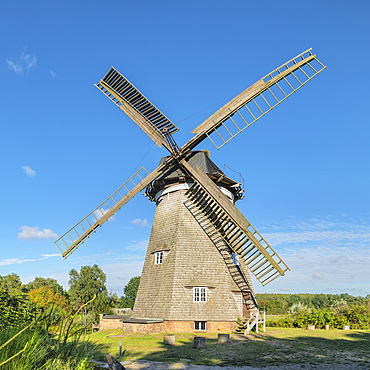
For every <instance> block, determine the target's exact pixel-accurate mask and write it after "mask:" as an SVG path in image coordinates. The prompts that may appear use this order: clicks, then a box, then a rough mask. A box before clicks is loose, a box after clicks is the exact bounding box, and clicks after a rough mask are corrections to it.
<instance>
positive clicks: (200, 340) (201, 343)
mask: <svg viewBox="0 0 370 370" xmlns="http://www.w3.org/2000/svg"><path fill="white" fill-rule="evenodd" d="M194 348H196V349H202V348H206V338H204V337H194Z"/></svg>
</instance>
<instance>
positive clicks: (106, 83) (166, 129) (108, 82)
mask: <svg viewBox="0 0 370 370" xmlns="http://www.w3.org/2000/svg"><path fill="white" fill-rule="evenodd" d="M95 86H96V87H97V88H98V89H99V90H100V91H101V92H102V93H104V95H105V96H107V97H108V98H109V99H110V100H111V101H112V102H113V103H114V104H116V106H117V107H119V108H120V109H121V110H122V111H123V112H124V113H126V114H127V115H128V116H129V117H130V118H131V119H132V120H133V121H134V122H135V123H136V124H137V125H138V126H139V127H140V128H141V129H142V130H143V131H144V132H145V133H146V134H147V135H148V136H149V137H150V138H151V139H152V140H153V141H154V142H155V143H156V144H157V145H158V146H159V147H161V145H162V144H163V145H164V146H165V147H166V148H167V149H168V150H169V151H170V152H172V151H173V143H172V141H173V139H172V137H171V135H172V134H174V133H175V132H177V131H179V129H178V128H177V127H176V126H175V125H174V124H173V123H172V122H171V121H170V120H169V119H168V118H167V117H166V116H165V115H164V114H163V113H162V112H161V111H160V110H159V109H158V108H157V107H156V106H155V105H154V104H153V103H152V102H150V101H149V99H147V98H146V97H145V96H144V95H143V94H142V93H141V92H140V91H139V90H138V89H137V88H136V87H135V86H134V85H133V84H132V83H131V82H130V81H129V80H127V78H126V77H124V76H123V75H122V74H121V73H120V72H118V71H117V70H116V69H115V68H114V67H111V68H110V69H109V71H108V72H107V74H106V75H105V76H104V77H103V78H102V79H101V80H100V81H99V83H98V84H96V85H95Z"/></svg>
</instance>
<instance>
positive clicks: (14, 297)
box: [0, 273, 30, 328]
mask: <svg viewBox="0 0 370 370" xmlns="http://www.w3.org/2000/svg"><path fill="white" fill-rule="evenodd" d="M29 303H30V301H29V298H28V295H27V293H26V291H25V288H24V286H23V285H22V282H21V280H20V277H19V276H18V275H17V274H14V273H13V274H9V275H6V276H0V328H5V327H7V326H12V325H17V323H18V322H20V321H23V320H24V319H25V312H26V307H27V306H28V304H29Z"/></svg>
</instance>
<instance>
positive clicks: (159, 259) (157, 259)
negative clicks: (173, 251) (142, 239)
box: [154, 251, 164, 265]
mask: <svg viewBox="0 0 370 370" xmlns="http://www.w3.org/2000/svg"><path fill="white" fill-rule="evenodd" d="M163 258H164V253H163V251H160V252H155V253H154V264H155V265H161V264H162V263H163Z"/></svg>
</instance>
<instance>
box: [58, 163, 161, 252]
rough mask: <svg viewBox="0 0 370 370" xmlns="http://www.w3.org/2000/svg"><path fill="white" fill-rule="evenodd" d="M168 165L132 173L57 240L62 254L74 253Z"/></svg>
mask: <svg viewBox="0 0 370 370" xmlns="http://www.w3.org/2000/svg"><path fill="white" fill-rule="evenodd" d="M167 167H168V163H167V162H165V163H163V164H161V165H160V166H159V167H157V168H156V169H155V170H154V171H153V172H152V173H151V174H149V172H148V171H147V170H146V169H145V168H144V167H142V168H141V169H140V170H139V171H137V172H136V173H135V174H134V175H132V176H131V177H130V178H129V179H128V180H127V181H126V182H125V183H124V184H123V185H122V186H121V187H120V188H118V189H117V190H116V191H115V192H114V193H113V194H112V195H111V196H110V197H108V198H107V199H106V200H105V201H104V202H103V203H101V204H100V205H99V206H98V207H96V208H95V209H94V210H93V211H92V212H90V213H89V214H88V215H87V216H86V217H84V218H83V219H82V220H81V221H80V222H78V223H77V224H76V225H75V226H73V227H72V228H71V229H69V230H68V231H67V232H66V233H64V234H63V235H62V236H61V237H60V238H59V239H58V240H57V241H56V242H55V244H56V245H57V246H58V248H59V250H60V251H61V252H62V256H63V257H64V258H67V257H68V256H69V255H70V254H72V253H73V252H74V251H75V250H76V249H77V248H78V247H79V246H80V245H81V244H82V243H84V242H85V241H86V240H87V239H88V238H89V237H90V236H91V235H92V234H93V233H94V232H95V231H96V230H97V229H98V228H99V227H100V226H102V225H103V223H104V222H106V221H108V219H109V218H110V217H112V216H113V215H114V214H115V213H116V212H117V211H118V210H119V209H120V208H122V207H123V206H124V205H125V204H126V203H127V202H128V201H129V200H130V199H132V198H133V197H134V196H135V195H136V194H138V193H140V191H142V190H143V189H144V188H145V187H146V186H148V185H149V184H150V183H151V182H152V181H153V180H154V179H155V178H156V177H157V176H158V175H159V174H161V173H162V171H163V170H165V169H166V168H167ZM138 181H139V182H138ZM63 249H64V251H63Z"/></svg>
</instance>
